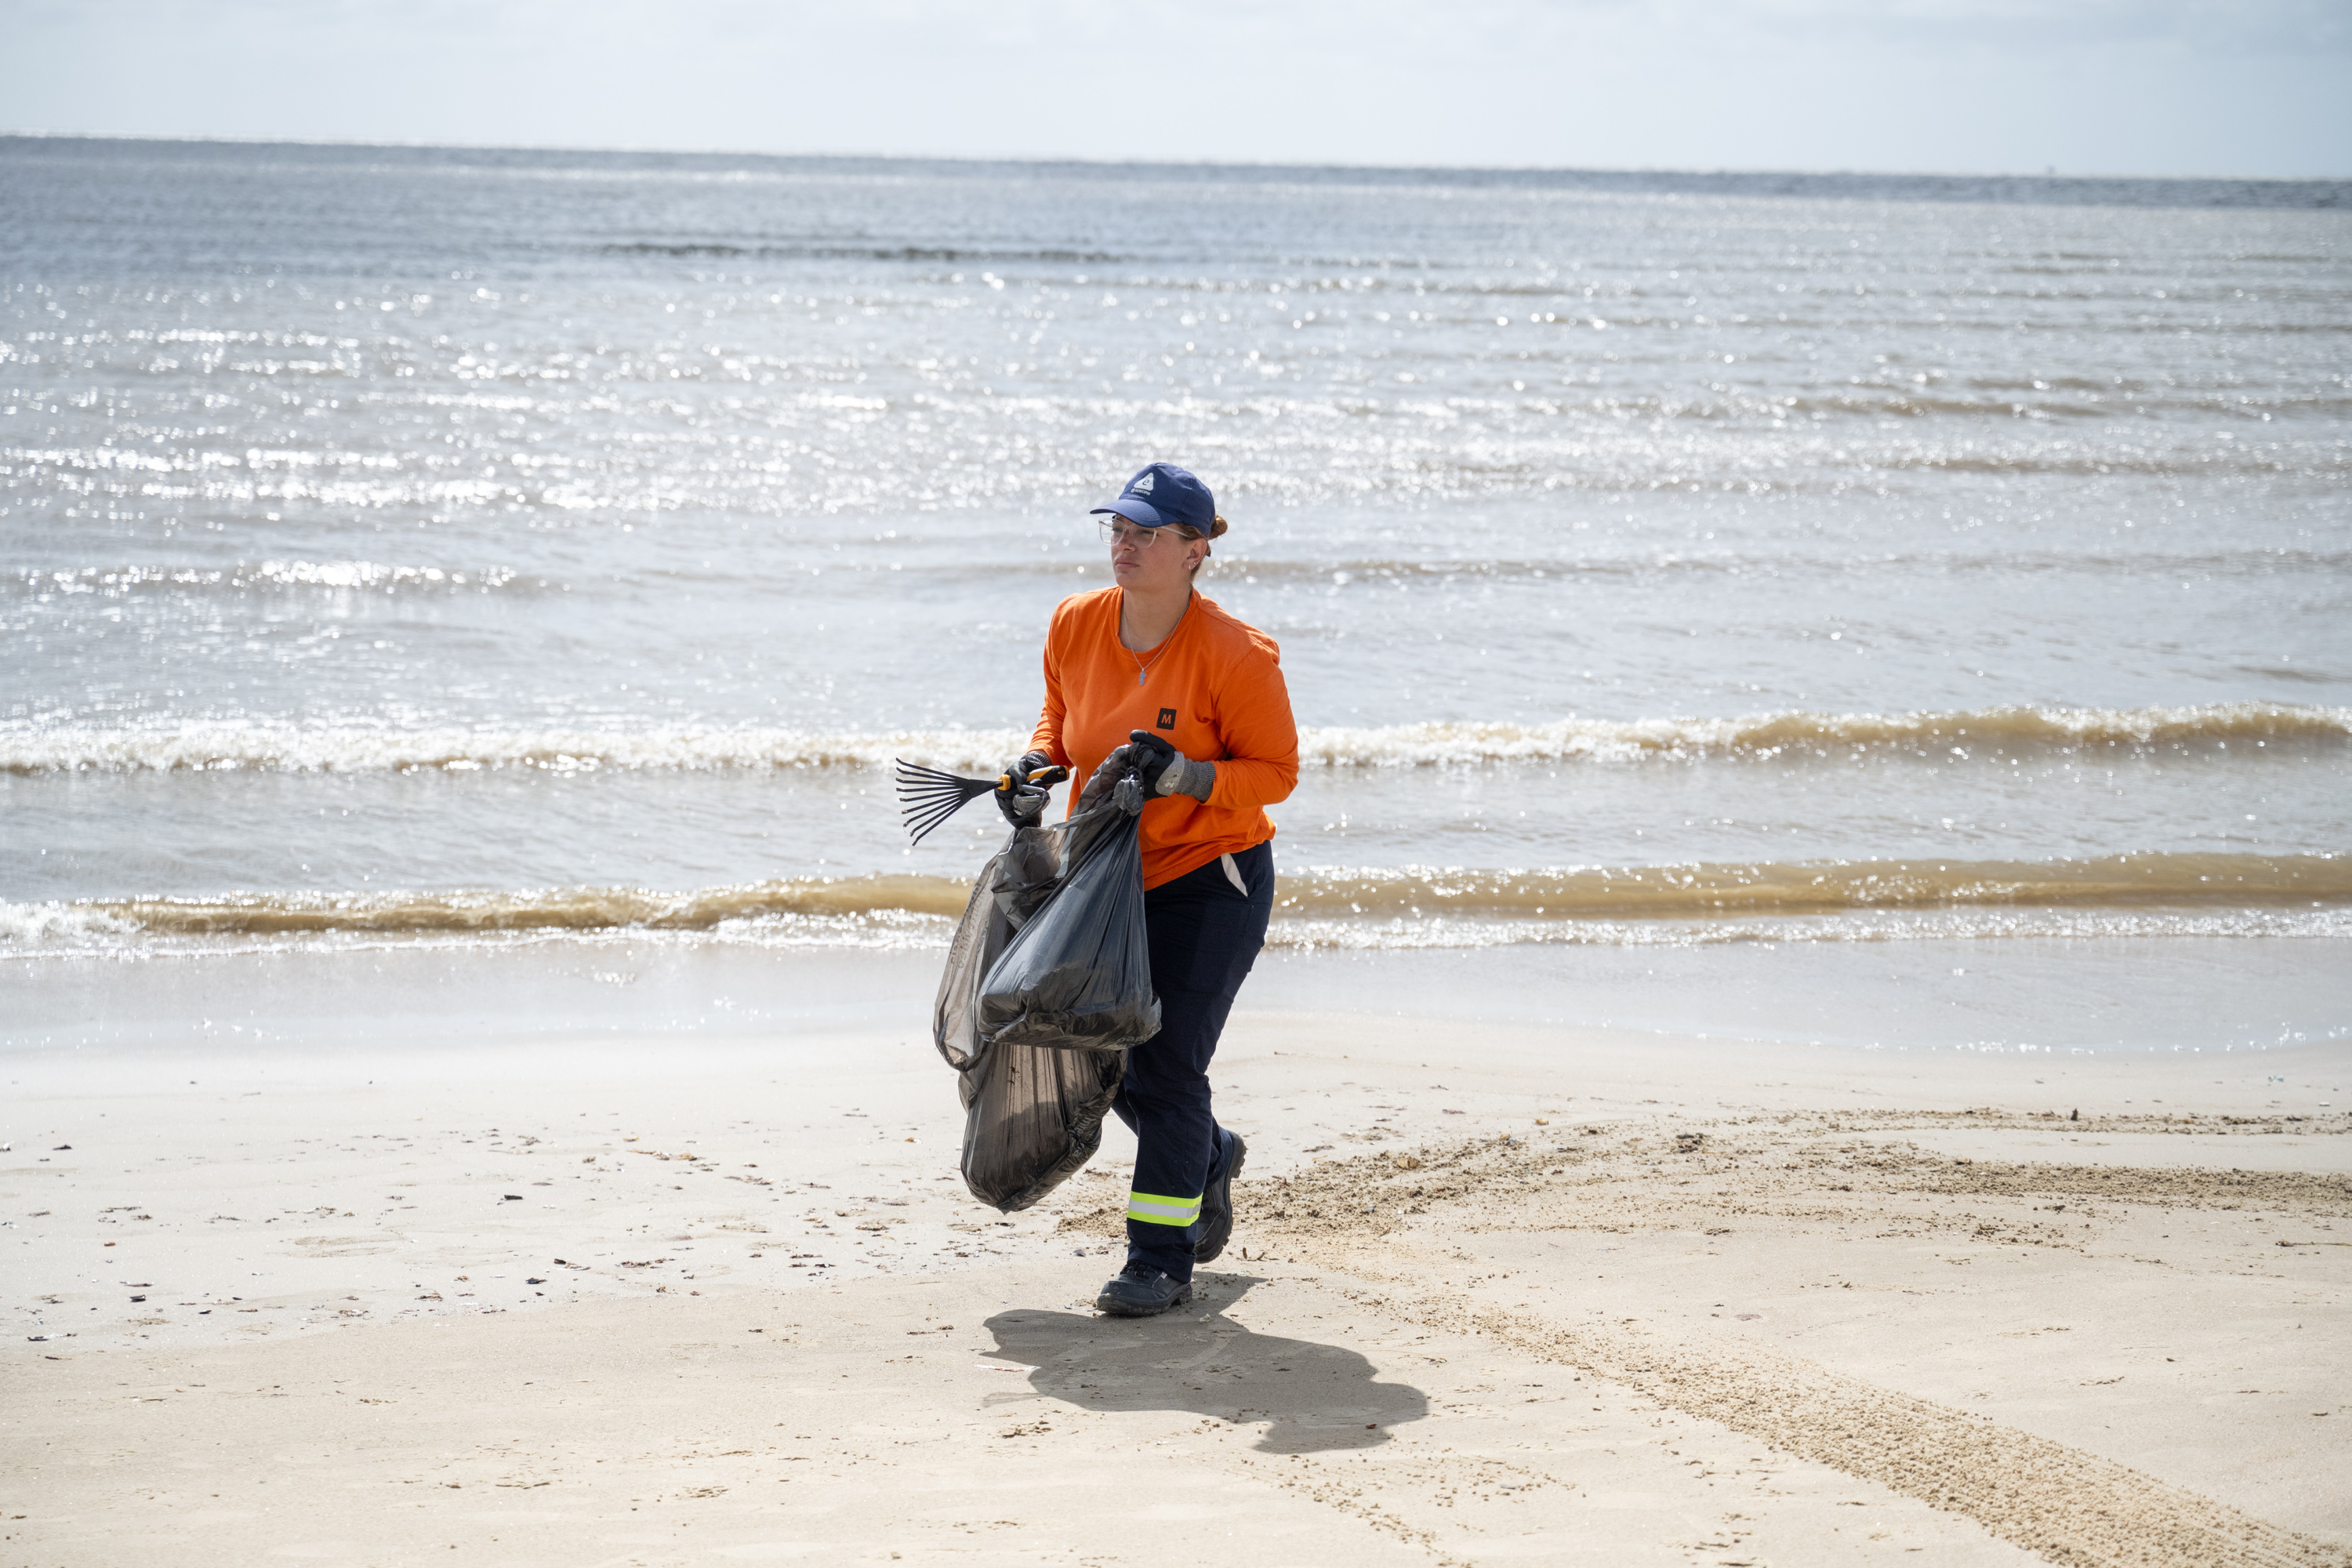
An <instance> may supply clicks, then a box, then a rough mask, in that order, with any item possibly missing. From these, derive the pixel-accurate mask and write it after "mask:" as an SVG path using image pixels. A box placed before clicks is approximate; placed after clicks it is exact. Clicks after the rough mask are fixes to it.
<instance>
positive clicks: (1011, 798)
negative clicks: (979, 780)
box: [996, 752, 1069, 827]
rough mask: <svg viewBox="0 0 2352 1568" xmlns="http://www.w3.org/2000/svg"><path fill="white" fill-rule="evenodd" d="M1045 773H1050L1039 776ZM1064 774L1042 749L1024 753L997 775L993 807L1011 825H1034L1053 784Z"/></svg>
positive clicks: (1043, 808) (1062, 777)
mask: <svg viewBox="0 0 2352 1568" xmlns="http://www.w3.org/2000/svg"><path fill="white" fill-rule="evenodd" d="M1048 773H1050V774H1052V775H1053V776H1052V777H1050V778H1048V777H1044V776H1042V775H1045V774H1048ZM1068 776H1069V775H1068V774H1067V773H1065V772H1063V771H1062V770H1061V769H1059V768H1056V767H1055V766H1054V759H1053V758H1051V757H1049V756H1047V755H1046V754H1045V752H1022V753H1021V755H1020V756H1018V757H1016V758H1015V759H1013V761H1012V762H1010V763H1006V764H1005V765H1004V772H1003V773H1000V774H999V775H998V776H997V784H996V809H997V810H999V811H1001V812H1003V814H1004V820H1005V821H1007V822H1009V823H1011V824H1012V825H1013V826H1015V827H1034V826H1037V824H1038V823H1039V822H1041V821H1043V820H1044V819H1045V803H1046V801H1048V800H1050V799H1052V798H1053V786H1054V785H1055V784H1057V783H1059V782H1060V781H1061V780H1062V779H1065V778H1067V777H1068Z"/></svg>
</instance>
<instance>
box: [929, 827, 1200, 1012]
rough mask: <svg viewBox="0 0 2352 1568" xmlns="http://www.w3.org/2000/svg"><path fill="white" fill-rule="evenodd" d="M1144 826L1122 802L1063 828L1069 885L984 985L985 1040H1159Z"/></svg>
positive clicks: (1018, 937)
mask: <svg viewBox="0 0 2352 1568" xmlns="http://www.w3.org/2000/svg"><path fill="white" fill-rule="evenodd" d="M1097 814H1102V815H1100V816H1099V819H1097ZM1137 825H1138V818H1136V817H1134V816H1129V814H1128V813H1127V812H1126V811H1124V810H1122V809H1120V807H1119V805H1118V803H1116V802H1115V801H1106V802H1103V803H1101V804H1100V805H1097V806H1095V807H1093V808H1091V809H1090V810H1088V811H1086V812H1082V813H1080V814H1079V815H1078V816H1075V817H1073V818H1071V819H1070V821H1068V822H1067V823H1065V824H1064V825H1063V830H1064V837H1063V840H1062V855H1063V861H1064V864H1065V866H1066V869H1065V870H1064V871H1063V873H1062V878H1061V882H1060V884H1059V885H1058V886H1057V887H1055V889H1054V890H1053V892H1052V894H1051V895H1050V896H1049V897H1047V899H1046V900H1045V903H1044V904H1043V905H1041V906H1040V907H1039V908H1038V910H1037V912H1036V913H1035V914H1034V915H1032V916H1031V917H1030V918H1029V920H1028V921H1027V922H1026V923H1024V925H1023V926H1022V927H1021V929H1020V931H1018V932H1016V933H1015V934H1014V936H1013V941H1012V942H1011V943H1010V944H1008V945H1007V946H1006V948H1005V950H1004V952H1003V955H1002V956H1000V957H999V958H998V959H997V961H996V962H995V963H993V964H992V965H991V966H990V968H989V971H988V973H987V976H986V977H985V978H984V979H982V982H981V984H980V996H979V1000H978V1004H977V1006H976V1015H977V1016H976V1020H975V1022H976V1025H977V1027H978V1029H979V1031H980V1035H981V1037H982V1039H985V1040H988V1041H991V1042H992V1043H996V1044H1010V1045H1020V1046H1044V1047H1049V1048H1052V1049H1055V1050H1079V1051H1103V1050H1111V1051H1116V1050H1124V1049H1125V1048H1126V1047H1129V1046H1134V1045H1140V1044H1141V1043H1142V1042H1144V1041H1145V1040H1148V1039H1150V1037H1152V1036H1154V1035H1156V1034H1158V1033H1159V1032H1160V997H1159V995H1158V994H1157V993H1155V992H1154V991H1153V990H1152V989H1151V947H1150V942H1148V941H1147V940H1146V938H1145V935H1144V927H1143V847H1142V845H1141V844H1140V842H1139V840H1138V837H1137V832H1136V829H1137Z"/></svg>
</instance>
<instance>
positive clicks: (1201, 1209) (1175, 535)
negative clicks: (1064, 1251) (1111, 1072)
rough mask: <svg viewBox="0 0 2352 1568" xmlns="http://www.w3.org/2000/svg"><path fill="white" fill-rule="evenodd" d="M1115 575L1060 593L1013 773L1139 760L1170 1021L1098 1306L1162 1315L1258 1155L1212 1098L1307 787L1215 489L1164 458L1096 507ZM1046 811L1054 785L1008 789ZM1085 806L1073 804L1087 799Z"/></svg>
mask: <svg viewBox="0 0 2352 1568" xmlns="http://www.w3.org/2000/svg"><path fill="white" fill-rule="evenodd" d="M1094 510H1095V512H1096V514H1097V515H1098V516H1100V517H1101V518H1102V520H1103V521H1102V530H1103V537H1104V538H1105V539H1106V540H1107V541H1108V542H1109V544H1110V563H1111V575H1112V577H1113V578H1114V579H1116V582H1117V586H1115V587H1109V588H1102V589H1097V591H1095V592H1094V593H1091V594H1079V595H1075V596H1073V597H1071V598H1067V599H1065V600H1063V601H1062V603H1061V605H1060V606H1059V607H1058V608H1056V609H1055V612H1054V619H1053V624H1052V626H1050V627H1049V628H1048V629H1047V631H1046V633H1045V709H1044V710H1043V712H1042V713H1040V715H1039V716H1038V720H1037V730H1036V733H1035V734H1034V735H1033V736H1032V737H1031V738H1030V745H1031V747H1032V750H1031V751H1030V752H1028V753H1027V754H1025V755H1024V756H1023V757H1022V758H1021V759H1020V760H1019V761H1018V762H1016V763H1013V767H1012V769H1011V770H1010V771H1011V772H1012V773H1013V777H1014V778H1016V779H1025V778H1028V777H1029V776H1030V775H1031V774H1032V773H1034V772H1035V771H1036V770H1038V769H1040V768H1044V767H1047V766H1050V765H1055V764H1058V765H1060V766H1063V767H1066V768H1068V769H1070V770H1071V771H1072V773H1076V774H1091V775H1092V778H1091V779H1090V782H1089V784H1088V791H1087V792H1074V793H1075V794H1076V795H1083V794H1086V793H1098V792H1099V791H1100V790H1101V789H1104V788H1108V786H1109V784H1110V783H1111V782H1112V781H1113V780H1115V779H1116V778H1117V777H1118V776H1119V775H1120V774H1121V773H1125V772H1127V771H1128V770H1129V768H1136V769H1138V770H1139V773H1140V776H1141V777H1142V779H1143V781H1144V783H1145V784H1147V785H1148V786H1149V787H1150V790H1151V791H1152V792H1153V795H1152V798H1150V800H1148V801H1147V802H1146V803H1145V805H1144V807H1143V816H1142V820H1141V823H1140V825H1139V826H1140V833H1141V836H1142V847H1143V889H1144V891H1143V909H1144V921H1145V924H1146V927H1147V928H1148V931H1149V933H1150V945H1151V984H1152V988H1153V989H1154V990H1156V991H1157V992H1158V993H1159V994H1160V1033H1158V1034H1157V1035H1154V1036H1153V1037H1151V1038H1150V1039H1149V1040H1146V1041H1145V1042H1144V1043H1143V1044H1141V1045H1139V1046H1138V1047H1135V1048H1134V1049H1133V1050H1132V1051H1130V1052H1129V1055H1128V1060H1127V1077H1126V1079H1125V1081H1124V1082H1122V1083H1121V1084H1120V1086H1119V1091H1118V1100H1115V1101H1114V1102H1113V1104H1112V1109H1113V1110H1116V1111H1118V1117H1119V1120H1120V1121H1124V1122H1126V1123H1127V1124H1128V1126H1129V1127H1130V1128H1132V1129H1133V1130H1134V1131H1135V1139H1136V1152H1135V1179H1134V1183H1133V1185H1132V1187H1131V1189H1130V1190H1129V1193H1128V1197H1127V1267H1126V1268H1123V1269H1121V1270H1120V1271H1119V1275H1118V1278H1117V1279H1113V1280H1111V1281H1110V1283H1108V1285H1105V1286H1104V1287H1103V1289H1102V1294H1101V1295H1100V1296H1098V1297H1097V1299H1096V1300H1095V1305H1096V1306H1097V1308H1098V1309H1100V1310H1103V1311H1106V1312H1112V1313H1116V1314H1118V1315H1119V1316H1122V1317H1135V1318H1141V1317H1150V1316H1151V1315H1152V1314H1153V1313H1156V1312H1164V1311H1166V1310H1168V1309H1169V1308H1171V1307H1172V1306H1175V1305H1176V1304H1177V1303H1178V1302H1180V1301H1186V1300H1191V1299H1192V1266H1193V1265H1194V1264H1195V1263H1205V1262H1207V1261H1209V1260H1210V1259H1211V1258H1215V1257H1216V1256H1217V1255H1218V1253H1220V1252H1222V1251H1223V1250H1224V1246H1225V1239H1226V1237H1229V1236H1231V1235H1232V1234H1233V1226H1234V1210H1233V1181H1234V1176H1236V1175H1237V1174H1239V1173H1240V1172H1241V1168H1242V1159H1243V1156H1244V1153H1245V1152H1246V1150H1245V1149H1244V1146H1243V1143H1242V1141H1241V1139H1240V1138H1239V1137H1238V1136H1237V1135H1235V1134H1234V1133H1233V1132H1230V1131H1226V1130H1224V1129H1223V1128H1221V1127H1219V1126H1218V1125H1217V1122H1216V1119H1215V1117H1213V1115H1211V1114H1210V1110H1209V1077H1208V1069H1209V1058H1211V1057H1212V1056H1213V1055H1214V1054H1215V1053H1216V1049H1217V1037H1218V1035H1219V1034H1220V1033H1222V1032H1223V1029H1224V1026H1225V1015H1226V1013H1227V1012H1228V1011H1229V1010H1231V1008H1232V1007H1233V1005H1234V992H1236V991H1238V990H1239V989H1241V984H1242V980H1243V979H1244V976H1246V975H1247V974H1248V973H1249V971H1250V964H1251V963H1253V962H1254V961H1255V959H1256V957H1257V950H1258V948H1259V947H1260V946H1261V945H1263V944H1264V942H1265V923H1266V917H1267V915H1268V913H1269V912H1270V911H1271V910H1273V908H1274V852H1273V849H1272V847H1270V845H1269V843H1268V840H1270V839H1272V838H1273V837H1274V824H1273V823H1271V822H1269V821H1268V820H1266V816H1265V810H1264V809H1263V808H1264V807H1265V806H1268V805H1273V804H1274V803H1275V802H1276V801H1279V800H1281V799H1283V798H1285V797H1286V796H1287V795H1289V794H1290V791H1291V786H1292V785H1293V784H1297V781H1298V731H1297V727H1296V726H1295V725H1293V723H1292V722H1291V718H1290V693H1289V690H1288V689H1287V688H1286V687H1285V686H1284V685H1283V680H1282V666H1281V663H1280V653H1279V650H1277V649H1276V647H1275V645H1274V639H1273V638H1271V637H1267V636H1266V635H1265V633H1263V632H1261V631H1259V630H1257V629H1256V628H1255V627H1254V626H1247V625H1244V623H1243V622H1241V621H1237V620H1235V619H1234V617H1233V616H1229V615H1227V614H1225V612H1224V611H1223V610H1221V609H1219V608H1218V607H1217V606H1216V605H1215V604H1214V603H1213V602H1212V601H1211V600H1208V599H1205V598H1202V596H1201V595H1199V594H1197V593H1195V592H1194V591H1193V587H1192V579H1193V577H1194V575H1195V574H1198V573H1199V571H1200V570H1201V563H1202V562H1203V561H1206V560H1207V559H1208V558H1209V541H1211V540H1212V539H1214V538H1217V537H1218V536H1219V535H1221V534H1223V532H1224V531H1225V520H1224V519H1223V518H1222V517H1219V516H1218V515H1217V508H1216V502H1215V500H1214V499H1213V497H1212V496H1211V495H1210V493H1209V488H1208V487H1207V486H1206V485H1204V484H1202V482H1201V481H1200V480H1199V479H1194V478H1193V477H1192V475H1191V474H1189V473H1187V472H1186V471H1185V470H1183V469H1182V468H1175V467H1173V466H1171V465H1170V464H1167V463H1153V464H1151V465H1150V467H1148V468H1145V469H1143V471H1142V472H1140V473H1139V474H1137V475H1136V476H1135V478H1134V479H1130V480H1129V481H1128V485H1127V489H1125V490H1124V491H1122V492H1121V493H1120V495H1119V497H1118V500H1115V501H1112V502H1111V503H1110V504H1109V505H1108V506H1099V507H1096V508H1095V509H1094ZM997 799H998V800H999V802H1000V803H1001V804H1003V806H1004V809H1005V814H1006V815H1007V816H1011V817H1012V818H1013V820H1014V821H1015V822H1016V823H1023V822H1034V821H1035V820H1036V818H1037V816H1038V814H1039V813H1040V812H1042V810H1043V809H1044V806H1045V791H1044V790H1042V789H1036V790H1024V791H1023V792H1020V793H1018V794H1013V795H1006V794H1000V795H998V796H997ZM1074 804H1075V801H1074Z"/></svg>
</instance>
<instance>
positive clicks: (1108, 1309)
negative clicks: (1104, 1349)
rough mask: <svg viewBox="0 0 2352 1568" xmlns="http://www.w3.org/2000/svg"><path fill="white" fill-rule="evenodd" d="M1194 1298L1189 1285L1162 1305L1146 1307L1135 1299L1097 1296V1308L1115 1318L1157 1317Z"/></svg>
mask: <svg viewBox="0 0 2352 1568" xmlns="http://www.w3.org/2000/svg"><path fill="white" fill-rule="evenodd" d="M1189 1300H1192V1287H1191V1286H1190V1285H1187V1286H1185V1287H1184V1289H1182V1290H1181V1291H1179V1292H1178V1293H1177V1294H1176V1295H1174V1296H1171V1297H1170V1298H1169V1299H1168V1300H1167V1301H1166V1302H1165V1303H1164V1304H1163V1305H1160V1306H1157V1307H1145V1306H1140V1305H1139V1304H1137V1303H1136V1302H1133V1301H1120V1300H1114V1299H1112V1298H1111V1297H1108V1296H1097V1297H1096V1298H1095V1310H1096V1311H1097V1312H1104V1313H1108V1315H1109V1316H1111V1317H1114V1318H1156V1317H1158V1316H1159V1315H1160V1313H1162V1312H1165V1311H1167V1310H1169V1309H1170V1308H1171V1307H1181V1306H1182V1305H1183V1304H1184V1303H1185V1302H1187V1301H1189Z"/></svg>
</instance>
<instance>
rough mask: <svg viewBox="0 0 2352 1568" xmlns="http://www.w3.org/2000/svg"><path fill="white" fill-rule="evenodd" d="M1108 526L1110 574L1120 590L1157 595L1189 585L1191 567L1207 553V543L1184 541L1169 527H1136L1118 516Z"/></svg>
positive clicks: (1202, 541)
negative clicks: (1109, 534)
mask: <svg viewBox="0 0 2352 1568" xmlns="http://www.w3.org/2000/svg"><path fill="white" fill-rule="evenodd" d="M1111 524H1112V528H1113V530H1114V538H1113V542H1112V544H1111V547H1110V574H1111V577H1112V579H1113V580H1114V581H1116V582H1117V583H1118V585H1119V586H1120V587H1122V588H1125V589H1127V590H1129V592H1131V593H1137V594H1160V593H1172V592H1175V591H1177V590H1180V589H1184V588H1189V587H1191V586H1192V568H1193V566H1194V565H1195V564H1196V563H1198V562H1199V561H1200V560H1201V559H1202V557H1203V556H1205V555H1207V554H1208V552H1209V542H1208V541H1207V540H1205V539H1187V538H1185V537H1184V536H1183V535H1182V534H1181V533H1178V532H1177V531H1175V530H1174V529H1172V528H1155V529H1145V528H1138V527H1136V526H1135V524H1133V523H1131V522H1129V521H1127V519H1125V518H1123V517H1118V516H1113V517H1112V519H1111ZM1155 535H1157V537H1154V536H1155Z"/></svg>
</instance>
